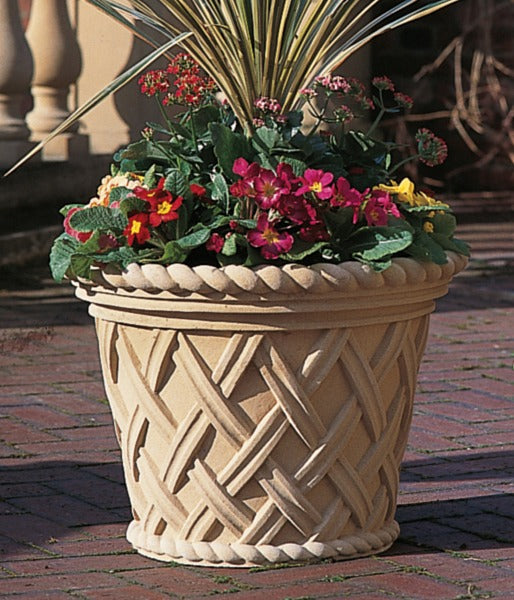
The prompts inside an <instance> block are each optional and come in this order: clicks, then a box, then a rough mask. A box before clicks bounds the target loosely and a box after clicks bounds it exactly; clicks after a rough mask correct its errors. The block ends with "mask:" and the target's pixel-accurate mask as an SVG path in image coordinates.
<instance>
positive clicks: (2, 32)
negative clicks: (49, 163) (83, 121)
mask: <svg viewBox="0 0 514 600" xmlns="http://www.w3.org/2000/svg"><path fill="white" fill-rule="evenodd" d="M70 3H71V2H70ZM20 5H21V6H22V8H23V9H24V13H25V11H27V9H30V13H29V15H30V16H29V18H28V26H27V27H26V31H25V27H24V24H26V23H23V22H22V13H21V12H20ZM24 13H23V16H24V17H26V15H25V14H24ZM24 20H25V21H26V19H24ZM81 67H82V62H81V52H80V48H79V45H78V43H77V38H76V34H75V31H74V29H73V27H72V25H71V22H70V17H69V13H68V0H31V1H30V0H0V168H4V167H7V166H10V165H12V164H13V162H15V161H16V159H18V158H20V157H21V156H22V155H23V154H25V153H26V152H27V151H28V150H29V149H30V148H31V147H33V146H34V144H35V143H36V142H39V141H41V140H42V139H43V138H45V137H46V135H47V134H48V133H50V132H51V131H52V130H53V129H55V127H56V126H57V125H59V124H60V123H61V122H62V121H63V120H64V119H65V118H66V117H67V116H68V115H69V114H70V106H69V96H70V89H71V86H73V85H74V84H75V83H76V81H77V79H78V77H79V75H80V73H81ZM31 107H32V108H31ZM87 153H88V144H87V136H84V135H80V134H78V124H76V125H75V127H73V128H72V129H71V130H69V131H68V132H66V133H64V134H62V135H60V136H58V137H57V138H56V139H55V140H53V142H51V143H50V144H49V145H48V146H46V147H45V148H44V150H43V152H42V154H41V156H42V158H43V160H68V159H70V158H71V157H72V156H74V155H75V156H76V155H81V154H82V155H84V154H87Z"/></svg>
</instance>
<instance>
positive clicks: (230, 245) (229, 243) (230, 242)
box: [221, 235, 237, 256]
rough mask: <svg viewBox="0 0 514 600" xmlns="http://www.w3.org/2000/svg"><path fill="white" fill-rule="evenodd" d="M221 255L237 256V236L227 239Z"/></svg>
mask: <svg viewBox="0 0 514 600" xmlns="http://www.w3.org/2000/svg"><path fill="white" fill-rule="evenodd" d="M221 253H222V254H223V255H224V256H235V255H236V254H237V241H236V236H235V235H230V236H228V237H227V238H225V243H224V244H223V248H222V250H221Z"/></svg>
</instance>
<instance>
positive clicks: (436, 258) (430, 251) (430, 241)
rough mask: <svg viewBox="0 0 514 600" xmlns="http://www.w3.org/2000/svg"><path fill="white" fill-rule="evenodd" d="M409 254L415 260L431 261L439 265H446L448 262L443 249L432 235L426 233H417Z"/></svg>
mask: <svg viewBox="0 0 514 600" xmlns="http://www.w3.org/2000/svg"><path fill="white" fill-rule="evenodd" d="M408 253H409V254H410V255H411V256H414V257H415V258H424V259H425V260H431V261H432V262H435V263H436V264H438V265H444V264H445V263H446V262H448V259H447V257H446V253H445V251H444V250H443V248H441V246H440V245H439V244H438V243H437V241H436V240H435V239H434V238H433V237H432V235H431V234H429V233H426V232H425V231H418V232H417V233H416V236H415V237H414V242H413V244H412V247H409V248H408Z"/></svg>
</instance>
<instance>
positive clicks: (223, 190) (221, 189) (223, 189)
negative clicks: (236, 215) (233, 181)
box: [211, 173, 230, 212]
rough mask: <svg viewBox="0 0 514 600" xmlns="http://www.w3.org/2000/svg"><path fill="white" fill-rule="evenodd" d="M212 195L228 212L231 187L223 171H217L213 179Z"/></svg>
mask: <svg viewBox="0 0 514 600" xmlns="http://www.w3.org/2000/svg"><path fill="white" fill-rule="evenodd" d="M211 197H212V199H213V200H216V201H218V202H219V203H220V204H221V205H222V206H223V207H224V209H225V211H226V212H228V210H229V201H230V194H229V188H228V184H227V180H226V179H225V178H224V177H223V175H222V174H221V173H216V175H214V177H213V179H212V192H211Z"/></svg>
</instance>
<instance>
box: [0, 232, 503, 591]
mask: <svg viewBox="0 0 514 600" xmlns="http://www.w3.org/2000/svg"><path fill="white" fill-rule="evenodd" d="M464 229H465V231H466V228H464ZM468 230H469V233H470V234H472V235H473V236H477V235H478V236H479V235H480V232H481V231H482V232H484V236H486V235H487V236H490V235H491V231H493V232H494V227H493V228H492V226H491V225H490V224H487V226H484V229H480V227H479V225H476V224H473V225H472V226H471V225H470V226H469V227H468ZM497 230H498V231H499V232H500V234H501V235H499V239H502V240H503V242H502V244H503V245H502V247H501V248H498V249H496V251H495V249H494V245H491V244H490V243H488V242H487V239H484V240H483V241H482V242H480V240H479V242H478V244H477V247H478V250H477V254H476V255H475V260H474V261H473V263H472V266H471V268H470V269H468V271H467V273H465V274H463V275H462V276H460V277H459V278H457V279H456V280H455V282H454V284H453V285H452V290H451V292H450V294H449V295H448V296H447V297H446V298H444V299H442V300H441V301H440V302H439V305H438V310H437V312H436V313H435V314H434V316H433V319H432V326H431V334H430V339H429V345H428V349H427V352H426V354H425V358H424V361H423V365H422V369H421V373H420V378H419V385H418V391H417V396H416V405H415V414H414V420H413V426H412V430H411V434H410V439H409V447H408V450H407V453H406V456H405V461H404V465H403V472H402V483H401V494H400V499H399V508H398V520H399V521H400V524H401V528H402V533H401V537H400V540H399V541H398V542H397V543H396V544H395V545H394V546H393V547H392V548H391V549H390V550H389V551H388V552H387V553H385V554H382V555H380V556H377V557H369V558H362V559H357V560H354V561H349V562H330V561H323V562H320V563H317V564H312V565H297V566H289V567H287V568H281V569H277V568H274V569H249V570H248V569H214V568H208V569H207V568H205V569H202V568H196V567H181V566H177V565H167V564H164V563H160V562H157V561H152V560H150V559H146V558H143V557H141V556H139V555H138V554H136V553H134V552H133V551H132V550H131V549H130V547H129V545H128V543H127V542H126V541H125V539H124V531H125V527H126V524H127V522H128V520H129V518H130V508H129V502H128V499H127V495H126V492H125V488H124V485H123V475H122V469H121V464H120V455H119V451H118V448H117V445H116V440H115V437H114V434H113V430H112V424H111V421H110V413H109V409H108V406H107V404H106V400H105V395H104V391H103V388H102V385H101V377H100V370H99V364H98V358H97V349H96V340H95V335H94V329H93V325H92V322H91V319H90V318H89V316H88V315H87V307H86V306H84V305H83V304H82V303H80V302H78V301H76V300H75V299H74V298H73V296H72V293H71V289H70V288H69V287H68V286H56V285H51V284H50V283H49V282H48V280H47V279H46V278H45V277H43V278H41V277H42V275H41V273H42V271H41V269H35V271H34V273H35V275H34V278H32V279H31V280H30V281H29V282H28V283H27V281H26V280H24V279H21V278H20V277H18V279H16V278H15V277H12V276H11V277H10V278H9V280H5V281H4V285H3V286H2V284H1V283H0V369H1V373H2V377H1V378H0V561H1V562H0V597H1V598H13V600H15V599H16V598H22V599H25V598H26V599H29V598H31V599H37V600H39V599H41V598H51V599H55V600H58V599H61V598H63V599H65V598H68V599H73V598H75V599H81V600H100V599H119V598H122V599H124V600H131V599H134V600H136V599H137V600H141V599H142V600H154V599H155V600H160V599H163V600H164V599H169V598H183V599H189V598H192V599H197V598H210V597H212V596H214V595H220V594H223V595H225V594H230V597H231V598H237V599H238V600H261V599H262V598H264V599H266V600H287V599H291V600H292V599H296V600H299V599H304V600H307V599H318V598H320V599H323V598H332V599H335V598H357V599H362V600H374V599H379V598H381V599H386V598H403V599H409V600H411V599H425V598H437V599H448V600H457V599H461V600H464V599H475V598H476V599H479V598H505V599H507V598H514V497H513V492H514V482H513V473H514V418H513V417H514V410H513V407H514V398H513V394H514V369H513V358H514V341H513V338H514V280H513V278H512V260H513V258H514V243H513V242H512V241H509V240H511V238H512V236H511V237H510V238H509V235H508V231H509V230H508V227H507V226H506V225H505V224H502V225H501V226H498V229H497ZM511 231H512V230H511ZM37 284H40V285H39V286H38V285H37ZM2 287H3V288H5V289H3V290H2Z"/></svg>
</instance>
